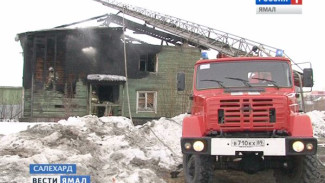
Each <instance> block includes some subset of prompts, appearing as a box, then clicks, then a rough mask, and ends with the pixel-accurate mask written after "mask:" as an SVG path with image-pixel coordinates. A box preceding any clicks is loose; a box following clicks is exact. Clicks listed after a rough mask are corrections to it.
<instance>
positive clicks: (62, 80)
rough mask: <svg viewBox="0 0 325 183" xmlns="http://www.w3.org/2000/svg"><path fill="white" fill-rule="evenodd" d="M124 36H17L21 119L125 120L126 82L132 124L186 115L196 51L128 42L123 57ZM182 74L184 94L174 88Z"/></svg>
mask: <svg viewBox="0 0 325 183" xmlns="http://www.w3.org/2000/svg"><path fill="white" fill-rule="evenodd" d="M122 35H123V29H122V28H118V27H117V28H111V27H91V28H73V29H72V28H56V29H49V30H41V31H33V32H25V33H21V34H18V37H19V40H20V42H21V46H22V48H23V56H24V69H23V89H24V92H23V93H24V99H23V102H24V104H23V117H22V119H21V120H23V121H57V120H59V119H62V118H66V117H69V116H84V115H89V114H93V115H97V116H108V115H114V116H126V117H129V110H128V103H127V102H128V101H127V95H126V94H127V92H126V89H127V88H126V79H127V80H128V93H129V98H130V108H131V114H132V117H133V118H134V119H135V120H143V119H147V118H159V117H161V116H166V117H172V116H173V115H177V114H180V113H184V112H186V111H187V110H188V104H189V102H188V96H189V94H190V93H191V85H192V81H191V80H192V75H193V65H194V63H195V62H196V61H197V60H198V59H199V58H200V55H201V53H200V50H199V49H197V48H194V47H189V46H168V45H152V44H145V43H141V44H138V43H135V42H132V41H127V42H125V43H126V44H125V47H126V52H124V45H123V39H121V36H122ZM124 53H125V54H126V59H127V67H126V68H127V76H128V78H126V77H125V76H126V73H125V64H124V63H125V62H124ZM180 72H181V73H185V76H186V82H187V85H186V90H185V91H183V92H178V91H177V88H176V77H177V73H180Z"/></svg>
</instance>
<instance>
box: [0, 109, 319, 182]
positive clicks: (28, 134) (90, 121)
mask: <svg viewBox="0 0 325 183" xmlns="http://www.w3.org/2000/svg"><path fill="white" fill-rule="evenodd" d="M307 114H308V115H309V116H310V117H311V119H312V121H313V125H314V131H315V135H316V136H318V137H325V130H324V129H325V128H324V126H325V122H324V117H325V114H324V111H313V112H309V113H307ZM185 116H186V115H184V114H183V115H179V116H176V117H174V118H171V119H169V118H161V119H159V120H153V121H150V122H147V123H146V124H144V125H141V126H134V125H133V124H132V123H131V121H130V120H129V119H128V118H124V117H102V118H98V117H96V116H91V115H89V116H84V117H70V118H69V119H67V120H61V121H59V122H58V123H41V124H40V123H10V124H9V123H0V134H3V135H4V136H2V137H1V136H0V182H30V176H31V175H30V174H29V164H35V163H62V164H64V163H72V164H77V174H78V175H90V176H91V179H92V182H98V183H102V182H105V183H106V182H114V183H137V182H143V183H149V182H155V183H164V182H165V181H164V180H163V177H164V176H169V173H170V172H171V171H174V170H177V169H178V166H179V165H180V164H181V161H182V158H181V156H182V155H181V149H180V144H179V143H180V136H181V124H182V120H183V118H184V117H185Z"/></svg>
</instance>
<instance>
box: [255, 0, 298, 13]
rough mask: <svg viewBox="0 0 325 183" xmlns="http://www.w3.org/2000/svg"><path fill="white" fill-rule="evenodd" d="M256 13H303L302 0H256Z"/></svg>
mask: <svg viewBox="0 0 325 183" xmlns="http://www.w3.org/2000/svg"><path fill="white" fill-rule="evenodd" d="M255 3H256V14H302V0H255Z"/></svg>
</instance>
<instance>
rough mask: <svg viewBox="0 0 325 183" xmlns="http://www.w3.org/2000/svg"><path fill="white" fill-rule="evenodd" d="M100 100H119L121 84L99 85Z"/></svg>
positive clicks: (113, 101)
mask: <svg viewBox="0 0 325 183" xmlns="http://www.w3.org/2000/svg"><path fill="white" fill-rule="evenodd" d="M97 90H98V91H97V93H98V100H99V101H100V102H101V103H103V102H112V103H116V102H118V98H119V86H118V85H99V86H98V87H97Z"/></svg>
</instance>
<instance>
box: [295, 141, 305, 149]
mask: <svg viewBox="0 0 325 183" xmlns="http://www.w3.org/2000/svg"><path fill="white" fill-rule="evenodd" d="M292 149H293V150H294V151H296V152H302V151H303V150H304V149H305V145H304V143H302V142H301V141H295V142H294V143H293V144H292Z"/></svg>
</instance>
